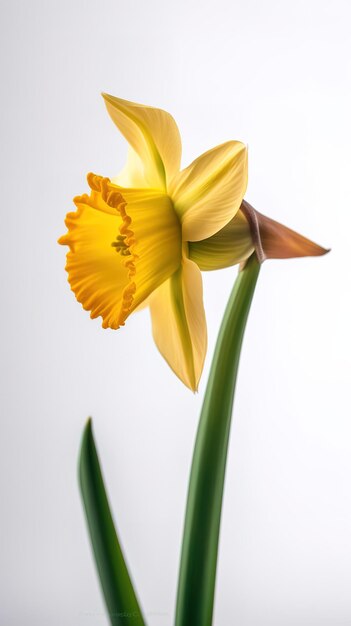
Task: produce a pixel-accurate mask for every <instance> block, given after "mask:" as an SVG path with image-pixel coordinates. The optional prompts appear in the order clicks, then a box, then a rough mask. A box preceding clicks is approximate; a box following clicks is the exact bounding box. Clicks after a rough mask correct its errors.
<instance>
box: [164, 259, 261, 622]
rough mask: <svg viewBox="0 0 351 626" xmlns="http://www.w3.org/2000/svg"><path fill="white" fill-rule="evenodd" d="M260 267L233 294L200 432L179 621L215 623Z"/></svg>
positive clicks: (244, 274)
mask: <svg viewBox="0 0 351 626" xmlns="http://www.w3.org/2000/svg"><path fill="white" fill-rule="evenodd" d="M259 270H260V266H259V263H258V261H257V259H256V256H255V255H253V256H252V257H251V258H250V259H249V261H248V262H247V264H246V266H245V268H244V269H243V270H242V271H241V272H240V273H239V276H238V278H237V280H236V283H235V285H234V288H233V291H232V293H231V295H230V298H229V302H228V305H227V308H226V311H225V314H224V318H223V321H222V325H221V328H220V331H219V335H218V339H217V345H216V349H215V353H214V357H213V361H212V366H211V371H210V376H209V380H208V383H207V388H206V393H205V398H204V403H203V407H202V412H201V416H200V422H199V427H198V432H197V436H196V443H195V449H194V454H193V462H192V468H191V474H190V482H189V490H188V501H187V508H186V515H185V525H184V535H183V546H182V554H181V563H180V572H179V582H178V596H177V608H176V620H175V625H176V626H195V625H196V626H211V624H212V614H213V602H214V590H215V581H216V568H217V553H218V539H219V529H220V520H221V509H222V497H223V485H224V477H225V466H226V459H227V449H228V440H229V433H230V423H231V415H232V407H233V398H234V391H235V383H236V378H237V372H238V365H239V358H240V351H241V346H242V341H243V336H244V331H245V326H246V321H247V318H248V314H249V310H250V305H251V301H252V297H253V294H254V291H255V286H256V281H257V278H258V274H259Z"/></svg>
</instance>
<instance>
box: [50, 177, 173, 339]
mask: <svg viewBox="0 0 351 626" xmlns="http://www.w3.org/2000/svg"><path fill="white" fill-rule="evenodd" d="M88 182H89V185H90V187H91V194H90V196H88V195H83V196H80V197H78V198H76V199H75V204H76V206H77V211H76V212H75V213H69V214H68V215H67V218H66V225H67V227H68V233H67V234H66V235H64V236H63V237H61V239H60V240H59V243H61V244H66V245H69V246H70V252H69V253H68V255H67V266H66V269H67V272H68V280H69V282H70V285H71V288H72V290H73V291H74V293H75V295H76V297H77V300H78V301H79V302H81V304H82V305H83V307H84V308H85V309H86V310H89V311H91V317H98V316H99V315H101V317H102V318H103V324H102V325H103V327H104V328H108V327H109V328H119V326H121V325H123V324H124V322H125V320H126V318H127V317H128V315H129V314H130V313H131V312H132V311H134V310H135V309H136V308H138V307H139V306H140V305H141V303H142V302H143V301H144V300H145V299H146V298H147V297H148V296H149V295H150V294H151V293H152V292H153V291H154V290H155V289H157V287H159V285H161V284H162V282H163V281H165V280H166V279H167V278H168V277H169V276H171V275H172V274H173V273H174V272H175V271H176V270H177V268H178V267H179V265H180V262H181V232H180V225H179V221H178V218H177V216H176V214H175V212H174V209H173V206H172V203H171V201H170V200H169V198H168V197H167V196H166V195H160V193H159V192H157V193H156V192H152V191H150V190H135V189H130V190H127V189H126V190H123V196H122V195H121V193H120V191H121V189H122V188H118V187H116V186H115V185H113V184H112V183H111V182H110V181H109V179H107V178H102V177H100V176H95V175H93V174H91V175H89V176H88ZM126 198H127V200H128V204H126V202H125V199H126Z"/></svg>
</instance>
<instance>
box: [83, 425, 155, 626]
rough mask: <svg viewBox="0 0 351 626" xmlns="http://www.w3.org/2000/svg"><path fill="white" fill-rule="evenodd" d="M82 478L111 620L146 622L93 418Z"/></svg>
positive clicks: (131, 624) (138, 625) (132, 625)
mask: <svg viewBox="0 0 351 626" xmlns="http://www.w3.org/2000/svg"><path fill="white" fill-rule="evenodd" d="M79 481H80V489H81V494H82V498H83V503H84V508H85V514H86V519H87V523H88V529H89V533H90V540H91V544H92V548H93V552H94V556H95V562H96V566H97V570H98V574H99V577H100V583H101V588H102V591H103V594H104V598H105V603H106V608H107V612H108V616H109V619H110V623H111V624H112V625H113V626H121V625H122V624H123V626H145V623H144V620H143V616H142V613H141V610H140V607H139V604H138V600H137V597H136V594H135V592H134V589H133V585H132V582H131V579H130V576H129V573H128V569H127V566H126V563H125V561H124V557H123V552H122V549H121V546H120V543H119V541H118V537H117V534H116V530H115V527H114V523H113V519H112V515H111V512H110V507H109V503H108V499H107V494H106V491H105V486H104V481H103V477H102V474H101V469H100V464H99V458H98V455H97V451H96V447H95V442H94V436H93V431H92V422H91V419H89V420H88V423H87V425H86V427H85V430H84V433H83V438H82V444H81V450H80V457H79Z"/></svg>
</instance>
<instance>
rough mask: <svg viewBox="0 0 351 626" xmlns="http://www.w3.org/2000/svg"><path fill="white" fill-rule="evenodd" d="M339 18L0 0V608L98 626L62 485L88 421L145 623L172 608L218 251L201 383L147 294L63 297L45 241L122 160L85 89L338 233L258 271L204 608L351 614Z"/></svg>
mask: <svg viewBox="0 0 351 626" xmlns="http://www.w3.org/2000/svg"><path fill="white" fill-rule="evenodd" d="M350 19H351V9H350V3H349V1H348V0H345V1H342V0H334V1H331V0H330V1H326V0H307V1H306V0H304V1H301V0H295V1H294V2H286V1H281V0H280V1H278V0H266V1H262V2H260V1H259V0H245V1H244V0H240V1H238V0H236V1H234V2H229V1H228V2H227V1H225V0H217V1H216V2H208V1H204V0H195V1H193V2H191V1H188V2H185V0H178V1H177V2H172V3H169V2H162V1H161V0H148V1H147V2H142V1H141V0H132V1H130V2H128V3H127V2H113V1H112V0H110V1H109V0H102V1H99V2H97V1H92V0H90V1H85V2H83V1H82V0H81V1H73V0H70V1H69V0H60V1H57V2H56V1H47V0H45V1H44V0H42V1H40V0H31V2H26V1H25V0H22V1H20V2H19V1H16V0H11V1H10V0H8V1H7V2H4V1H3V2H2V3H1V21H2V26H1V28H2V33H1V37H0V42H1V47H2V52H1V64H2V70H3V71H2V78H1V91H2V95H1V126H2V141H1V148H2V164H1V173H2V190H1V235H0V237H1V242H0V253H1V266H0V269H1V282H0V287H1V292H0V293H1V335H2V336H1V354H2V357H1V361H2V365H1V388H2V390H1V439H0V442H1V443H0V446H1V449H0V462H1V472H0V480H1V494H2V495H1V518H0V519H1V532H0V542H1V560H2V571H1V576H2V581H1V585H0V587H1V595H2V597H1V601H0V606H1V608H0V617H1V623H3V624H6V625H7V626H14V625H17V624H26V625H33V626H34V625H35V626H59V625H60V626H61V625H67V626H93V625H94V626H95V625H100V624H101V625H104V624H107V620H106V617H105V615H104V608H103V604H102V600H101V596H100V591H99V587H98V581H97V578H96V575H95V571H94V564H93V560H92V558H91V554H90V548H89V543H88V539H87V533H86V528H85V521H84V517H83V513H82V507H81V502H80V495H79V491H78V486H77V478H76V462H77V454H78V449H79V443H80V436H81V432H82V429H83V426H84V423H85V420H86V417H87V416H88V415H92V416H93V418H94V428H95V434H96V439H97V445H98V448H99V452H100V456H101V459H102V463H103V469H104V474H105V478H106V482H107V485H108V489H109V493H110V499H111V503H112V506H113V511H114V515H115V518H116V521H117V524H118V529H119V532H120V537H121V540H122V543H123V546H124V549H125V552H126V555H127V559H128V563H129V565H130V568H131V571H132V575H133V578H134V581H135V584H136V587H137V590H138V594H139V597H140V599H141V603H142V606H143V608H144V611H145V614H146V617H147V620H148V624H149V625H151V626H168V625H171V624H172V621H173V614H174V604H175V593H176V580H177V569H178V558H179V550H180V542H181V532H182V524H183V516H184V506H185V498H186V489H187V479H188V474H189V466H190V462H191V452H192V446H193V442H194V436H195V430H196V425H197V420H198V415H199V411H200V407H201V401H202V398H203V393H204V388H205V383H206V379H207V374H208V367H209V363H210V359H211V355H212V353H213V347H214V341H215V337H216V334H217V331H218V327H219V323H220V319H221V316H222V314H223V311H224V307H225V303H226V300H227V297H228V294H229V291H230V289H231V286H232V284H233V280H234V278H235V275H236V268H232V269H229V270H226V271H222V272H217V273H212V274H207V275H204V286H205V306H206V311H207V318H208V326H209V351H208V356H207V361H206V370H205V373H204V376H203V379H202V382H201V386H200V391H199V394H198V395H193V394H192V393H191V392H190V391H189V390H188V389H186V388H185V387H184V386H182V384H181V383H180V382H179V381H178V380H177V379H176V378H175V376H174V375H173V374H172V372H171V371H170V370H169V369H168V367H167V366H166V364H165V363H164V362H163V360H162V358H161V357H160V356H159V354H158V353H157V350H156V348H155V346H154V344H153V341H152V338H151V331H150V321H149V315H148V312H147V311H144V312H141V313H139V314H136V315H134V316H132V318H130V319H129V320H128V322H127V324H126V326H125V328H123V329H121V330H120V331H118V332H114V331H103V330H102V329H101V327H100V324H99V321H98V320H95V321H92V320H90V319H89V315H88V314H87V313H86V312H84V311H83V310H82V308H81V306H80V305H79V304H78V303H77V302H76V301H75V298H74V295H73V294H72V293H71V292H70V290H69V286H68V284H67V282H66V275H65V272H64V269H63V268H64V263H65V260H64V257H65V249H63V248H60V247H59V246H58V245H57V244H56V239H57V237H58V236H60V235H61V234H62V233H63V232H65V229H64V225H63V220H64V216H65V213H66V212H67V211H70V210H72V206H73V205H72V202H71V198H72V197H73V196H74V195H77V194H81V193H83V192H85V191H87V184H86V182H85V175H86V173H87V172H88V171H91V170H93V171H94V172H96V173H99V174H103V175H106V176H113V175H115V174H116V173H117V172H118V170H119V169H120V167H121V166H122V165H123V162H124V159H125V155H126V145H125V143H124V140H123V138H122V137H121V136H120V135H119V133H118V131H117V130H116V129H115V127H114V126H113V124H112V122H111V121H110V119H109V118H108V115H107V113H106V111H105V107H104V104H103V101H102V98H101V97H100V95H99V94H100V92H101V91H107V92H110V93H112V94H114V95H117V96H120V97H122V98H126V99H130V100H135V101H137V102H142V103H147V104H152V105H155V106H159V107H162V108H165V109H166V110H168V111H170V112H171V113H172V114H173V115H174V117H175V119H176V120H177V122H178V125H179V127H180V131H181V134H182V137H183V157H184V158H183V164H184V165H185V164H187V163H188V162H189V161H190V160H192V159H193V158H195V157H196V156H198V155H199V154H200V153H201V152H202V151H204V150H206V149H207V148H209V147H212V146H214V145H216V144H218V143H221V142H223V141H225V140H228V139H240V140H242V141H244V142H245V143H248V144H249V188H248V192H247V196H246V197H247V199H248V200H249V201H250V202H251V203H252V204H253V205H254V206H255V207H256V208H257V209H258V210H260V211H261V212H263V213H266V214H268V215H270V216H271V217H273V218H275V219H278V220H279V221H281V222H283V223H285V224H287V225H289V226H290V227H292V228H295V229H296V230H298V231H300V232H302V233H303V234H305V235H306V236H309V237H311V238H312V239H314V240H315V241H317V242H318V243H320V244H322V245H325V246H327V247H331V248H332V253H331V254H329V255H327V256H325V257H323V258H317V259H304V260H292V261H281V262H279V261H271V262H267V263H266V264H265V265H264V266H263V268H262V272H261V276H260V278H259V283H258V288H257V292H256V296H255V299H254V303H253V307H252V312H251V315H250V319H249V324H248V328H247V334H246V337H245V342H244V350H243V355H242V359H241V365H240V376H239V381H238V391H237V397H236V402H235V411H234V418H233V428H232V436H231V443H230V451H229V462H228V468H227V480H226V489H225V502H224V509H223V523H222V532H221V543H220V554H219V568H218V579H217V593H216V608H215V618H214V624H215V626H230V625H231V624H237V625H238V626H263V625H267V626H275V625H276V626H278V625H279V626H281V625H284V626H288V625H291V626H293V625H294V626H295V625H296V624H299V626H307V625H308V626H314V625H315V626H321V625H323V626H341V625H346V624H350V623H351V597H350V588H351V532H350V524H351V490H350V475H351V455H350V447H351V414H350V413H351V412H350V398H349V396H350V388H349V387H348V385H349V380H350V369H351V362H350V313H351V299H350V278H349V276H350V273H349V265H350V262H349V251H350V226H351V219H350V209H351V207H350V202H351V192H350V176H351V156H350V143H351V130H350V111H351V78H350V53H351V40H350ZM194 626H197V625H194ZM199 626H200V625H199Z"/></svg>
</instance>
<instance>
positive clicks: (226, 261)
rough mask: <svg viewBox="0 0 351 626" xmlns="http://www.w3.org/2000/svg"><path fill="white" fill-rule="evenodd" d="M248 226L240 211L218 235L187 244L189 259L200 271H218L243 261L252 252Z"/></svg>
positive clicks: (252, 247) (252, 246)
mask: <svg viewBox="0 0 351 626" xmlns="http://www.w3.org/2000/svg"><path fill="white" fill-rule="evenodd" d="M254 249H255V248H254V245H253V242H252V237H251V232H250V226H249V223H248V221H247V219H246V218H245V216H244V214H243V213H242V211H240V210H239V211H238V213H237V214H236V216H235V217H234V218H233V219H232V220H231V221H230V222H229V224H227V225H226V226H225V227H224V228H222V229H221V230H220V231H218V233H216V234H215V235H212V237H209V238H208V239H203V240H202V241H196V242H189V258H190V259H191V260H192V261H194V262H195V263H196V264H197V265H198V266H199V268H200V270H202V271H209V270H219V269H222V268H224V267H230V266H231V265H236V264H237V263H242V262H243V261H245V260H246V259H247V258H248V257H249V256H250V255H251V254H252V253H253V251H254Z"/></svg>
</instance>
